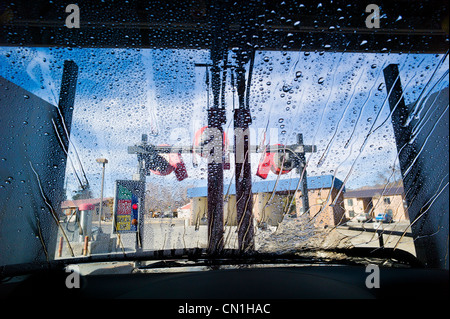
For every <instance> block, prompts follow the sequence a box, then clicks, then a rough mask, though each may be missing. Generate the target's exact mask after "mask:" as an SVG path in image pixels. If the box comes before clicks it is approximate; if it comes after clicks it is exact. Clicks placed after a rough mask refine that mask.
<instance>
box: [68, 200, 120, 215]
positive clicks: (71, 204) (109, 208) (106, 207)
mask: <svg viewBox="0 0 450 319" xmlns="http://www.w3.org/2000/svg"><path fill="white" fill-rule="evenodd" d="M113 202H114V198H113V197H105V198H103V209H102V215H103V218H102V219H103V220H104V219H111V218H112V215H113ZM81 204H93V205H94V206H95V210H94V213H93V215H92V218H93V220H98V214H99V212H100V198H87V199H76V200H66V201H63V202H62V203H61V210H62V212H63V214H64V215H65V216H70V215H72V214H73V213H74V212H75V210H76V209H77V208H78V207H79V206H80V205H81Z"/></svg>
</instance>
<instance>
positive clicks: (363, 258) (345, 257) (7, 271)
mask: <svg viewBox="0 0 450 319" xmlns="http://www.w3.org/2000/svg"><path fill="white" fill-rule="evenodd" d="M152 260H153V261H160V262H161V263H159V264H157V263H153V264H152V265H153V267H177V266H182V267H185V266H220V265H243V266H245V265H254V264H261V265H263V264H276V263H278V264H280V263H289V264H293V263H296V264H343V265H361V264H362V263H367V262H368V261H369V262H370V261H372V262H373V263H380V264H381V263H383V262H385V261H386V260H390V261H393V262H394V263H399V264H403V265H407V266H410V267H414V268H423V267H424V265H423V264H422V263H421V262H420V261H419V260H418V259H417V258H416V257H415V256H413V255H412V254H410V253H408V252H405V251H402V250H398V249H392V248H378V249H374V248H361V247H360V248H348V249H332V250H327V249H302V250H292V251H289V252H282V253H273V252H255V251H253V252H242V251H240V250H238V249H224V250H222V251H221V252H220V253H216V254H213V255H211V254H208V252H207V250H206V249H201V248H192V249H168V250H155V251H144V252H135V253H128V254H124V253H116V254H104V255H91V256H86V257H77V258H68V259H57V260H53V261H49V262H45V263H42V262H41V263H24V264H14V265H4V266H0V279H4V278H8V277H15V276H20V275H28V274H33V273H37V272H42V271H49V270H61V269H64V268H65V267H67V266H69V265H74V264H86V263H101V262H125V261H129V262H139V261H141V262H142V261H152ZM174 260H178V261H180V260H183V261H191V262H193V263H190V264H185V263H175V262H173V261H174ZM168 261H172V262H171V263H168Z"/></svg>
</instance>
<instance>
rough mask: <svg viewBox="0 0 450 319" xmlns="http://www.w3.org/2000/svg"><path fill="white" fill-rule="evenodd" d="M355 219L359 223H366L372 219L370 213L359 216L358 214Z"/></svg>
mask: <svg viewBox="0 0 450 319" xmlns="http://www.w3.org/2000/svg"><path fill="white" fill-rule="evenodd" d="M355 219H356V221H357V222H358V223H365V222H370V221H371V218H370V215H369V214H368V213H361V214H359V215H358V216H356V218H355Z"/></svg>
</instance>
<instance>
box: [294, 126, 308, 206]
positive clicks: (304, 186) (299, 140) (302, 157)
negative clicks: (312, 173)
mask: <svg viewBox="0 0 450 319" xmlns="http://www.w3.org/2000/svg"><path fill="white" fill-rule="evenodd" d="M297 144H298V145H299V146H300V148H301V150H302V151H301V152H299V153H297V154H298V157H299V158H300V167H299V168H298V169H299V173H300V174H303V177H302V205H303V213H306V212H307V211H309V197H308V183H307V174H306V157H305V149H304V146H305V145H304V144H303V134H298V135H297ZM300 169H301V171H300Z"/></svg>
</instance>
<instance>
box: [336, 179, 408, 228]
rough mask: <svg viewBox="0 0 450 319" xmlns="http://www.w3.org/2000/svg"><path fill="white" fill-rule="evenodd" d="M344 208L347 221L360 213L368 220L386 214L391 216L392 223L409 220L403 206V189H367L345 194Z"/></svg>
mask: <svg viewBox="0 0 450 319" xmlns="http://www.w3.org/2000/svg"><path fill="white" fill-rule="evenodd" d="M344 207H345V215H346V217H347V218H348V219H352V218H354V217H356V216H358V215H359V214H362V213H365V214H368V217H369V218H374V217H375V216H377V215H378V214H381V213H386V214H389V215H391V216H392V217H393V219H394V221H402V220H409V217H408V212H407V209H406V208H405V204H404V190H403V187H391V188H386V189H383V188H369V189H361V190H352V191H348V192H345V193H344Z"/></svg>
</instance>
